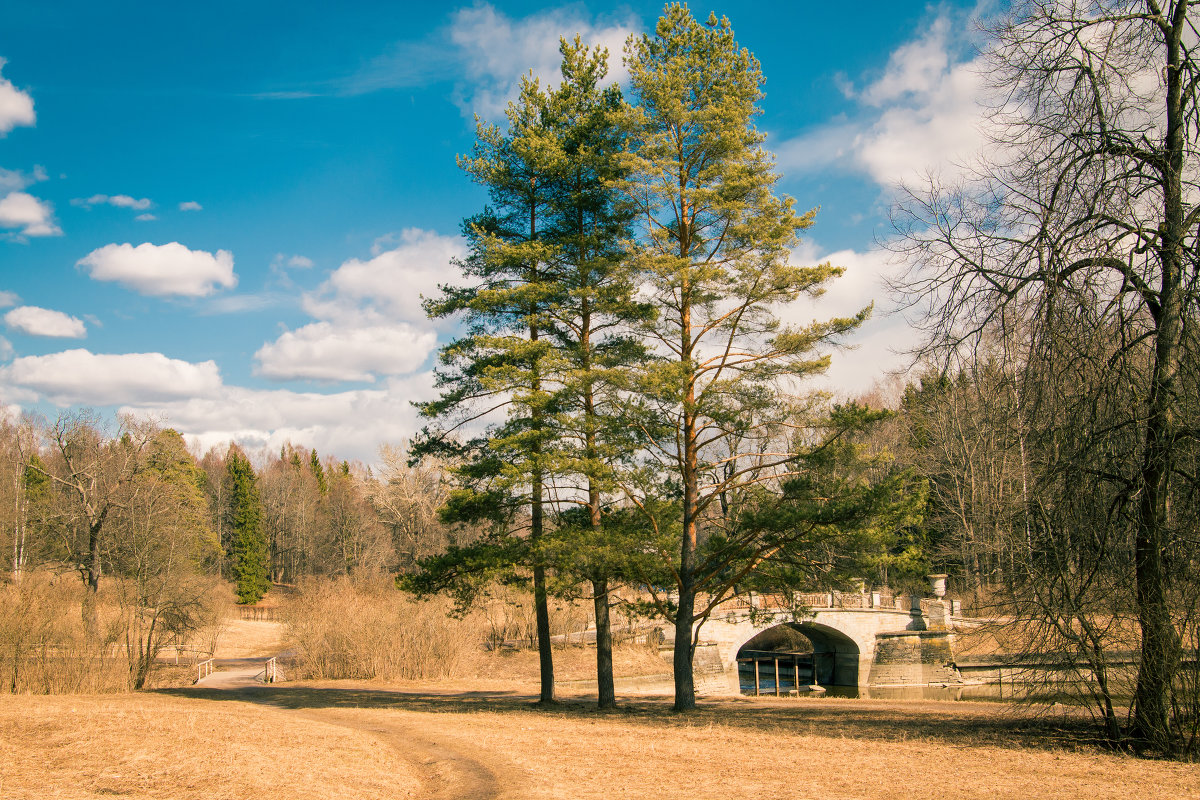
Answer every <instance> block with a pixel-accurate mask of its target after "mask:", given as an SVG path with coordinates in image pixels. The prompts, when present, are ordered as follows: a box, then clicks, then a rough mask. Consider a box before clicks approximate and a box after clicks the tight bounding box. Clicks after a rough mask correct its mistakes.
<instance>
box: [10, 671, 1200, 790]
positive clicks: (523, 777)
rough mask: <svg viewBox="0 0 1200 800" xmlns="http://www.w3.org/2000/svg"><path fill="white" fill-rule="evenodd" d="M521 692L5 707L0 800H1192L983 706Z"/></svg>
mask: <svg viewBox="0 0 1200 800" xmlns="http://www.w3.org/2000/svg"><path fill="white" fill-rule="evenodd" d="M489 683H491V681H489ZM531 688H532V687H530V686H529V685H527V684H524V683H521V684H514V685H513V686H512V687H511V689H510V690H509V691H508V692H502V691H495V690H492V691H488V692H481V691H475V690H474V689H472V687H471V686H470V685H460V684H454V685H440V686H436V687H435V686H432V685H429V684H423V685H422V684H408V685H404V686H399V687H383V686H378V685H373V684H349V683H345V682H338V683H324V684H305V685H290V684H280V685H278V686H276V687H263V688H258V689H242V690H238V691H217V690H209V691H197V690H174V691H167V692H162V693H155V694H137V695H116V696H88V697H83V696H76V697H70V696H68V697H37V696H17V697H5V698H3V699H0V797H3V798H6V800H7V799H8V798H13V799H14V800H16V799H20V800H24V799H25V798H29V799H30V800H33V798H98V797H113V796H118V797H136V798H142V797H146V798H149V797H172V798H249V797H255V796H265V795H267V794H268V793H270V794H276V795H286V796H288V797H295V798H308V797H312V798H375V797H381V798H382V797H499V798H513V799H514V800H515V799H516V798H612V797H630V798H642V797H654V798H661V799H662V800H671V799H672V798H679V799H680V800H682V799H683V798H688V799H689V800H691V799H693V798H708V797H736V796H740V795H745V796H750V797H781V798H782V797H786V798H808V797H812V798H822V800H835V799H840V798H887V797H898V798H931V799H932V798H970V799H971V800H978V799H979V798H1020V800H1029V799H1030V798H1043V797H1045V798H1050V797H1056V798H1057V797H1072V798H1074V797H1080V798H1088V800H1097V799H1099V798H1110V797H1111V798H1129V797H1135V798H1137V800H1154V799H1155V798H1200V766H1197V765H1188V764H1177V763H1167V762H1154V761H1143V760H1137V759H1133V758H1130V757H1127V756H1121V755H1115V754H1111V753H1106V752H1103V751H1101V750H1099V749H1097V748H1096V747H1095V746H1093V745H1092V744H1090V743H1088V742H1086V741H1083V740H1082V739H1081V737H1082V736H1083V734H1082V730H1081V729H1080V728H1079V727H1078V726H1077V725H1075V724H1074V723H1072V722H1071V721H1070V720H1064V719H1062V718H1050V717H1041V718H1034V717H1032V716H1031V715H1030V714H1028V713H1014V712H1013V711H1012V710H1010V709H1008V708H1006V707H1003V706H997V705H992V704H977V703H932V702H923V703H905V702H884V701H863V700H838V699H832V698H828V699H800V700H797V699H790V700H774V699H772V700H757V701H751V700H739V699H729V700H721V701H708V702H704V703H702V707H701V708H700V709H699V710H698V711H697V712H696V713H695V714H689V715H685V716H680V715H675V714H673V713H671V712H670V710H669V706H668V704H667V702H666V701H665V699H652V698H643V699H639V700H637V701H635V702H630V703H627V704H626V705H625V706H624V708H622V709H621V710H618V711H615V712H604V713H601V712H597V711H595V710H593V709H591V708H590V707H589V706H588V705H587V703H586V702H584V700H583V699H582V698H577V699H572V700H570V701H568V702H566V703H563V704H561V705H560V706H559V707H556V708H552V709H537V708H534V707H532V706H531V704H530V698H529V697H528V696H527V695H526V694H525V692H527V691H529V690H530V689H531Z"/></svg>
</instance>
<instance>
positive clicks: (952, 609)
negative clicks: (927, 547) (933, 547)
mask: <svg viewBox="0 0 1200 800" xmlns="http://www.w3.org/2000/svg"><path fill="white" fill-rule="evenodd" d="M943 587H944V584H943ZM795 599H796V600H797V601H798V603H797V604H796V606H795V607H793V606H791V605H789V604H786V603H785V602H783V601H784V598H778V597H772V596H769V595H765V596H764V595H751V596H750V597H749V598H748V599H742V598H737V599H735V600H732V601H727V602H726V603H723V604H721V605H720V606H718V607H717V608H716V609H715V610H714V612H713V613H712V615H711V616H710V617H709V619H708V620H707V621H706V622H704V623H703V625H702V626H700V629H699V640H698V642H697V650H696V668H697V678H698V679H700V680H701V682H703V683H705V684H707V685H708V688H710V689H711V690H714V691H720V690H721V689H722V688H724V689H726V690H731V691H739V690H740V689H739V685H741V687H743V688H744V685H745V683H744V681H745V673H744V674H743V678H742V683H741V684H739V677H738V672H739V670H738V667H739V659H740V660H741V662H742V664H743V670H745V669H746V668H750V669H751V670H752V673H751V674H757V670H758V668H759V666H760V664H761V665H763V669H764V671H769V672H770V675H771V676H772V680H771V686H772V689H773V687H774V683H775V679H776V676H777V675H779V674H781V672H782V674H784V675H785V676H786V675H787V671H788V670H791V673H790V674H791V676H792V678H791V686H800V685H801V684H803V685H808V684H809V683H815V684H819V685H825V686H827V685H835V686H888V685H892V686H895V685H921V684H931V683H951V682H957V681H959V680H960V678H959V676H958V674H957V672H956V671H955V669H954V666H953V660H954V654H953V639H954V636H953V625H954V621H953V619H954V616H955V615H956V612H958V610H959V609H958V604H957V601H955V602H953V603H951V602H946V601H943V600H941V599H940V598H939V599H925V598H921V597H917V596H908V595H900V596H893V595H890V594H887V593H884V592H878V591H876V592H870V593H867V592H861V593H846V592H822V593H818V594H807V595H802V596H799V597H797V598H795ZM796 607H798V608H800V609H801V610H800V611H795V610H793V609H794V608H796ZM794 633H799V634H802V635H803V636H804V637H805V638H807V639H808V640H809V642H811V643H812V654H811V655H807V654H804V655H800V654H795V655H793V654H792V653H788V652H787V649H788V648H786V647H783V648H782V649H783V652H779V651H780V650H781V645H780V642H781V641H785V640H787V639H788V638H791V639H793V640H794V639H795V637H794ZM773 654H774V655H775V659H774V663H772V655H773ZM781 663H782V664H783V666H782V667H781ZM801 664H803V667H801V666H799V665H801ZM800 676H803V677H805V680H804V681H798V680H797V678H798V677H800ZM809 676H811V678H809ZM722 681H723V682H724V684H725V685H724V686H721V685H720V684H721V683H722ZM783 684H784V688H791V687H790V686H789V685H788V681H787V680H786V679H785V680H784V681H783Z"/></svg>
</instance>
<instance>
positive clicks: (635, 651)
mask: <svg viewBox="0 0 1200 800" xmlns="http://www.w3.org/2000/svg"><path fill="white" fill-rule="evenodd" d="M670 671H671V664H670V662H668V661H665V660H664V659H663V658H662V657H661V656H659V655H658V652H657V651H655V650H651V649H649V648H647V647H646V646H645V645H638V644H617V645H615V646H614V647H613V673H614V674H615V675H619V676H621V677H635V676H641V675H659V674H663V673H668V672H670ZM464 674H465V675H469V676H471V677H478V678H482V679H485V680H489V679H500V680H504V681H508V682H513V681H517V682H521V683H532V684H534V685H536V684H537V681H538V654H537V652H536V651H534V650H515V651H507V650H500V651H494V652H479V653H478V654H476V656H475V657H474V658H473V659H471V660H470V661H469V662H468V663H467V665H466V666H465V667H464ZM554 677H555V680H558V681H594V680H595V679H596V650H595V648H593V647H576V646H567V647H563V648H556V649H555V650H554Z"/></svg>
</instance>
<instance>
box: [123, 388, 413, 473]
mask: <svg viewBox="0 0 1200 800" xmlns="http://www.w3.org/2000/svg"><path fill="white" fill-rule="evenodd" d="M435 396H436V392H435V390H434V389H433V376H432V375H431V374H429V373H419V374H416V375H411V376H408V377H406V378H403V379H395V378H394V379H390V380H389V381H388V382H387V384H386V385H385V386H383V387H381V388H373V389H366V390H354V391H347V392H337V393H333V394H320V393H316V392H293V391H287V390H273V391H258V390H252V389H245V388H241V387H225V388H224V389H223V390H222V391H221V393H220V395H219V396H214V395H209V396H197V397H190V398H181V399H178V400H174V401H169V402H163V403H152V402H146V403H136V404H128V405H126V406H125V407H123V408H122V410H123V411H129V412H132V413H138V414H153V415H156V416H163V417H165V418H166V419H167V421H168V424H170V425H171V426H172V427H174V428H175V429H176V430H178V431H179V432H180V433H182V434H184V436H185V437H186V438H187V440H188V442H189V444H190V445H192V446H193V447H195V448H197V449H199V450H201V451H203V450H206V449H208V448H209V447H213V446H223V445H224V444H225V443H226V442H229V441H231V440H232V441H237V442H239V443H240V444H241V445H242V446H244V447H247V448H250V449H254V448H260V447H262V448H266V449H268V450H270V451H272V452H278V450H279V447H280V446H281V445H282V444H284V443H285V442H289V441H290V442H294V443H296V442H299V443H303V444H304V445H305V446H308V447H315V448H317V450H318V451H320V452H322V453H335V454H337V455H338V456H339V457H342V458H349V459H361V460H363V461H367V462H371V461H374V460H375V459H376V457H377V453H378V448H379V445H380V444H381V443H382V442H389V441H390V442H398V441H400V440H402V439H405V438H408V437H411V436H412V435H413V434H414V433H416V431H417V430H418V429H419V427H420V421H419V419H418V417H417V412H416V410H415V409H414V408H413V406H412V402H411V401H414V400H428V399H432V398H433V397H435Z"/></svg>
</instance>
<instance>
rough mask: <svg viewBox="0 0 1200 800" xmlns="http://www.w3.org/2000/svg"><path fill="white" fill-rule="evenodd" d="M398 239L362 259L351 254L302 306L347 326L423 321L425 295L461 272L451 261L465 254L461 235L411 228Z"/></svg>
mask: <svg viewBox="0 0 1200 800" xmlns="http://www.w3.org/2000/svg"><path fill="white" fill-rule="evenodd" d="M393 242H394V243H396V245H397V246H396V247H394V248H392V249H390V250H383V249H382V248H381V246H377V247H376V253H375V255H374V257H372V258H370V259H368V260H366V261H363V260H360V259H357V258H352V259H350V260H348V261H346V262H344V263H343V264H342V265H341V266H340V267H338V268H337V269H336V270H334V271H333V273H332V274H331V275H330V276H329V279H328V280H326V281H325V282H324V283H323V284H321V286H320V287H319V288H318V289H317V290H316V291H315V292H311V293H309V294H307V295H305V297H304V309H305V310H306V311H307V312H308V313H309V314H311V315H312V316H314V317H316V318H317V319H323V320H330V321H334V322H339V323H341V324H344V325H359V326H361V325H364V324H378V323H381V322H408V323H409V324H413V325H423V324H425V322H426V317H425V312H424V310H423V309H422V308H421V297H422V295H424V296H426V297H429V296H433V295H435V294H436V293H437V291H438V285H439V284H443V283H454V282H455V280H456V279H457V278H458V277H459V275H460V273H459V272H458V270H457V268H456V267H454V264H453V262H454V261H455V260H457V259H460V258H462V257H463V256H464V255H465V254H466V249H465V248H464V246H463V241H462V239H461V238H460V237H458V236H441V235H439V234H437V233H434V232H433V231H425V230H420V229H418V228H409V229H407V230H404V231H402V232H401V233H400V234H399V236H398V237H395V238H394V239H393V238H387V239H384V240H382V244H383V245H386V244H391V243H393Z"/></svg>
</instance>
